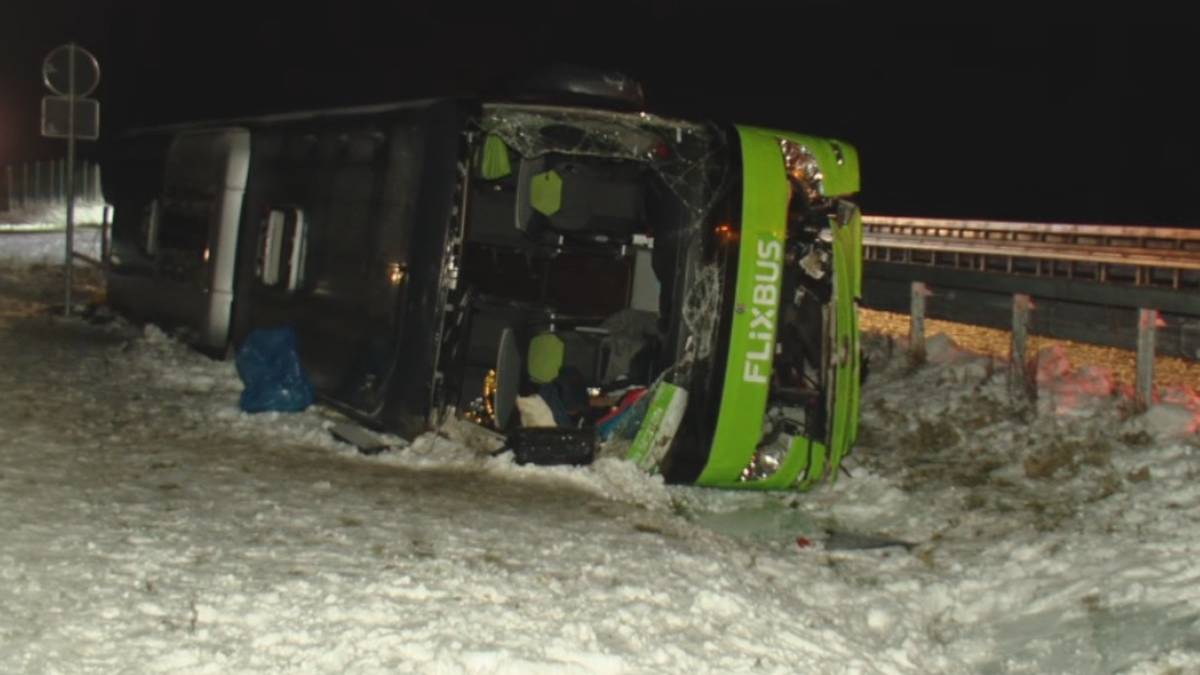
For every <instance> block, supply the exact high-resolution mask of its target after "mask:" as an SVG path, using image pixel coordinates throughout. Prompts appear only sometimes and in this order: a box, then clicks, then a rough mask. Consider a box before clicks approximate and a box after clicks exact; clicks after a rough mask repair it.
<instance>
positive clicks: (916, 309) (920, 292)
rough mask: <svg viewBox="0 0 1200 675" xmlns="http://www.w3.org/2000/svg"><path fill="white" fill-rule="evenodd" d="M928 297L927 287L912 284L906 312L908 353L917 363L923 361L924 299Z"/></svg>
mask: <svg viewBox="0 0 1200 675" xmlns="http://www.w3.org/2000/svg"><path fill="white" fill-rule="evenodd" d="M928 295H929V287H928V286H926V285H925V283H924V282H922V281H914V282H912V293H911V300H910V303H909V311H908V316H909V324H908V353H909V355H910V356H911V357H912V359H913V360H914V361H916V362H917V363H923V362H924V361H925V298H926V297H927V296H928Z"/></svg>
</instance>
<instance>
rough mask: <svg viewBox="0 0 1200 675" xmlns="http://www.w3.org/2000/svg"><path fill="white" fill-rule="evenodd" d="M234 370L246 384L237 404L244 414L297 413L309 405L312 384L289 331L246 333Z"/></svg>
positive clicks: (267, 330)
mask: <svg viewBox="0 0 1200 675" xmlns="http://www.w3.org/2000/svg"><path fill="white" fill-rule="evenodd" d="M237 371H238V375H239V376H241V378H242V383H243V384H245V385H246V388H245V390H243V391H242V397H241V400H240V402H239V403H240V405H241V407H242V410H245V411H246V412H251V413H254V412H268V411H278V412H299V411H301V410H304V409H305V408H307V407H308V406H310V405H312V403H313V399H314V393H313V387H312V383H311V382H309V379H308V373H306V372H305V370H304V366H303V365H301V364H300V354H299V352H298V351H297V349H296V332H295V331H294V330H293V329H291V328H288V327H284V328H260V329H258V330H255V331H254V332H252V333H250V335H249V336H248V337H247V338H246V341H245V342H244V343H243V344H242V347H241V349H239V350H238V353H237Z"/></svg>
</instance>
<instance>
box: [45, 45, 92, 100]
mask: <svg viewBox="0 0 1200 675" xmlns="http://www.w3.org/2000/svg"><path fill="white" fill-rule="evenodd" d="M72 64H73V65H74V69H73V70H74V71H75V72H74V73H72V72H71V71H72ZM42 80H43V81H44V82H45V83H46V86H47V87H50V91H53V92H54V93H56V94H58V95H59V96H87V95H88V94H90V93H92V92H93V91H95V90H96V85H97V84H100V64H99V63H98V62H97V61H96V57H95V56H92V53H91V52H89V51H88V50H86V49H84V48H83V47H80V46H78V45H76V44H74V43H72V44H67V45H61V46H59V47H55V48H54V50H53V51H51V52H50V54H49V56H47V57H46V60H45V61H44V62H42Z"/></svg>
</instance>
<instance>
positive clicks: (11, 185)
mask: <svg viewBox="0 0 1200 675" xmlns="http://www.w3.org/2000/svg"><path fill="white" fill-rule="evenodd" d="M4 181H5V182H4V188H5V191H4V210H5V211H12V210H13V209H15V208H16V206H17V201H16V200H15V199H13V194H14V190H15V186H16V181H14V180H13V168H12V167H11V166H6V167H4Z"/></svg>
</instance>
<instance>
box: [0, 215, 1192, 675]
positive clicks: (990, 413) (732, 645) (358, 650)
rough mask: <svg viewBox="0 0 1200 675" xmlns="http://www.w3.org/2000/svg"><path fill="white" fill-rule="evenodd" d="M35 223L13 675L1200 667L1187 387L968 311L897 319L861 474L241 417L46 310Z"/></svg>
mask: <svg viewBox="0 0 1200 675" xmlns="http://www.w3.org/2000/svg"><path fill="white" fill-rule="evenodd" d="M14 236H15V235H0V391H3V396H2V399H0V400H3V402H4V405H3V406H2V407H0V504H3V509H2V510H0V542H2V545H0V578H2V579H3V585H2V586H0V672H3V673H403V672H413V673H481V674H482V673H512V674H527V673H533V674H537V673H689V674H696V673H738V672H746V673H863V674H865V673H923V674H924V673H1139V674H1146V675H1150V674H1155V675H1157V674H1163V675H1166V674H1184V673H1200V450H1198V447H1200V444H1198V442H1197V436H1196V433H1195V427H1196V424H1197V416H1198V414H1200V405H1198V404H1197V403H1196V400H1195V398H1194V397H1192V396H1191V394H1190V393H1189V392H1187V391H1183V390H1180V391H1177V392H1173V393H1171V395H1170V396H1168V397H1167V398H1168V399H1169V400H1171V401H1174V403H1169V404H1163V405H1160V406H1156V407H1155V408H1154V409H1152V410H1151V411H1150V412H1149V413H1148V414H1147V415H1144V416H1140V417H1135V416H1131V415H1130V414H1129V413H1128V412H1127V409H1128V406H1127V402H1126V401H1125V400H1124V399H1122V398H1120V397H1119V396H1111V395H1107V394H1106V391H1107V389H1106V388H1105V387H1104V386H1103V383H1104V382H1105V378H1104V374H1103V373H1098V372H1095V371H1093V370H1090V369H1088V368H1084V367H1074V366H1072V364H1069V363H1068V362H1066V361H1065V360H1064V358H1063V355H1062V354H1061V353H1058V352H1054V351H1048V352H1046V353H1045V354H1043V358H1042V363H1041V368H1040V377H1039V386H1038V397H1037V401H1036V402H1035V403H1025V402H1022V401H1021V400H1014V399H1013V398H1012V397H1011V396H1010V394H1009V393H1008V387H1007V384H1006V382H1005V378H1004V374H1003V369H1002V368H1000V367H999V366H998V365H997V364H995V363H993V362H992V361H991V360H990V359H988V358H985V357H979V356H975V355H972V354H970V353H966V352H963V351H961V350H959V349H957V348H955V347H954V345H953V344H951V343H950V342H949V341H947V340H944V339H939V338H936V337H935V338H934V339H932V340H931V341H930V346H929V353H930V361H929V363H927V364H926V365H923V366H921V367H914V366H910V364H909V363H908V362H907V359H906V358H905V357H904V356H903V353H902V350H901V349H900V348H899V347H898V346H896V347H894V348H893V346H892V345H889V343H888V342H887V341H885V340H882V339H874V340H871V350H872V354H873V355H872V361H871V363H872V377H871V380H870V381H869V383H868V387H867V389H866V391H865V396H864V398H865V400H864V418H863V439H862V441H863V442H862V444H861V445H860V447H858V448H857V450H856V451H855V453H854V455H853V456H852V457H851V461H850V462H849V463H848V464H849V471H850V475H849V476H846V475H843V476H842V477H841V479H840V480H839V481H838V482H837V483H836V485H834V486H826V487H822V488H819V489H818V490H816V491H814V492H811V493H806V494H778V493H776V494H743V493H735V492H728V491H715V490H705V489H699V488H686V487H674V486H665V485H663V484H662V482H661V481H660V480H658V479H657V478H654V477H651V476H647V475H644V474H641V473H639V472H638V471H637V470H635V469H634V468H633V467H632V466H630V465H628V464H627V463H625V462H621V461H616V460H602V461H600V462H598V463H597V464H595V465H592V466H590V467H585V468H570V469H568V468H547V467H542V468H539V467H521V466H517V465H514V464H513V463H512V462H511V460H510V458H509V457H507V456H500V457H496V458H491V457H488V456H487V455H485V454H482V453H480V452H477V451H476V450H473V449H471V448H470V447H467V446H465V445H462V444H459V443H455V442H453V441H450V440H447V439H444V438H437V437H434V436H426V437H422V438H420V439H417V440H416V442H414V443H413V444H411V445H405V446H404V447H401V448H398V449H395V450H392V451H388V452H385V453H383V454H381V455H377V456H373V457H367V456H363V455H359V454H357V453H356V452H355V451H354V450H353V449H352V448H350V447H348V446H346V445H343V444H340V443H338V442H336V441H334V440H333V439H332V438H331V436H330V435H329V433H328V431H327V429H328V427H329V426H330V425H331V424H333V423H335V422H336V421H338V418H337V416H336V415H334V414H333V413H331V412H329V411H327V410H323V409H311V410H309V411H308V412H305V413H302V414H296V415H277V414H265V415H247V414H244V413H241V412H240V411H239V410H238V408H237V398H238V394H239V392H240V390H241V384H240V382H239V380H238V378H237V375H236V372H235V370H234V368H233V365H232V363H229V362H218V361H213V360H211V359H208V358H206V357H204V356H201V355H199V354H197V353H194V352H192V351H190V350H188V349H187V348H185V347H184V346H182V345H180V344H179V343H177V342H176V341H174V340H173V339H171V337H170V336H168V335H165V334H163V333H162V332H161V331H159V330H157V329H154V328H149V327H147V328H142V327H137V326H132V325H129V324H127V323H124V322H122V321H110V322H98V321H97V322H93V321H89V320H88V319H87V318H72V319H64V318H62V317H60V316H58V315H57V314H55V313H54V312H52V311H50V310H49V309H48V308H49V307H50V306H52V305H53V304H54V303H55V302H60V301H61V300H60V297H61V277H60V271H59V269H58V267H57V266H43V265H39V264H31V259H32V262H33V263H36V262H37V259H38V258H37V253H36V250H37V248H38V247H37V245H36V243H30V242H34V241H35V240H34V239H25V240H17V239H14V238H13V237H14ZM55 241H56V242H57V243H58V244H59V246H61V238H56V239H55ZM79 276H80V277H81V278H80V284H81V286H80V294H81V295H83V296H84V297H86V292H87V290H88V289H89V288H90V289H91V290H94V291H98V290H99V288H100V286H99V281H98V280H97V279H95V278H94V274H91V273H89V272H80V275H79ZM89 280H90V281H91V284H92V285H91V286H90V287H88V286H86V284H87V283H88V282H89ZM1079 365H1080V366H1082V365H1084V364H1079ZM393 440H396V441H398V439H393ZM830 530H833V531H838V532H850V533H859V534H870V535H886V536H890V537H895V538H899V539H903V540H905V541H908V542H912V543H913V544H915V546H913V547H912V548H911V550H909V549H907V548H905V547H886V548H874V549H853V548H851V549H844V548H840V547H839V546H838V543H839V542H844V541H845V538H832V539H831V538H829V537H828V535H827V532H828V531H830Z"/></svg>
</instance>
